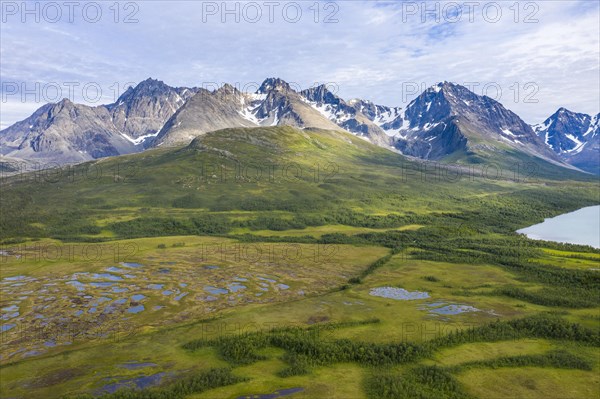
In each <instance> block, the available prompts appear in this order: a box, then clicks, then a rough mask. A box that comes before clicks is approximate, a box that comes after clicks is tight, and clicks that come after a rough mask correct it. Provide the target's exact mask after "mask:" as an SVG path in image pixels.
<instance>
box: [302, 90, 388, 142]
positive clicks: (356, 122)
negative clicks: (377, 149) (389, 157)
mask: <svg viewBox="0 0 600 399" xmlns="http://www.w3.org/2000/svg"><path fill="white" fill-rule="evenodd" d="M300 95H301V96H302V97H303V99H304V100H305V101H306V102H307V103H308V104H310V105H311V106H312V107H313V108H314V109H316V110H317V111H319V113H321V114H322V115H323V116H324V117H325V118H327V119H328V120H330V121H332V122H334V123H335V124H336V125H337V126H339V127H341V128H342V129H344V130H347V131H349V132H350V133H354V134H356V135H357V136H361V137H364V138H366V139H368V140H370V141H371V142H373V143H375V144H378V145H381V146H389V145H390V144H391V141H392V140H391V139H390V138H389V137H388V136H387V135H386V134H385V132H384V131H383V129H381V128H380V127H379V126H377V125H376V124H375V123H374V122H373V120H372V119H371V118H370V117H369V116H367V115H365V114H364V113H363V112H362V109H361V107H360V106H359V105H358V103H352V104H349V103H347V102H346V101H344V100H342V99H341V98H339V97H338V96H336V95H335V94H333V93H332V92H331V91H329V90H328V89H327V87H326V86H325V85H320V86H317V87H314V88H310V89H306V90H302V91H301V92H300Z"/></svg>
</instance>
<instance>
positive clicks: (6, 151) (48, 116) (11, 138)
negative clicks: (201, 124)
mask: <svg viewBox="0 0 600 399" xmlns="http://www.w3.org/2000/svg"><path fill="white" fill-rule="evenodd" d="M195 92H197V89H188V88H172V87H170V86H167V85H166V84H164V83H163V82H161V81H157V80H153V79H147V80H145V81H143V82H141V83H139V84H138V85H137V86H136V87H135V88H131V87H130V88H129V89H127V91H126V92H125V93H123V95H121V97H119V99H118V100H117V102H115V103H114V104H109V105H101V106H97V107H89V106H86V105H81V104H74V103H73V102H71V101H70V100H68V99H63V100H62V101H60V102H58V103H56V104H46V105H44V106H42V107H40V108H39V109H38V110H37V111H35V112H34V113H33V114H32V115H31V116H30V117H29V118H27V119H25V120H23V121H20V122H17V123H15V124H14V125H12V126H10V127H8V128H7V129H4V130H2V131H0V148H1V150H0V151H1V152H0V154H1V155H4V156H8V157H11V158H17V159H24V160H32V161H36V162H39V163H48V164H50V163H53V164H66V163H77V162H83V161H88V160H91V159H97V158H102V157H107V156H114V155H120V154H128V153H132V152H138V151H142V150H143V149H144V142H145V139H147V138H149V137H152V136H154V135H156V134H157V132H158V131H159V130H160V128H161V127H162V126H163V125H164V123H165V122H166V121H167V119H168V118H169V117H170V116H171V115H173V114H174V113H175V111H176V110H177V109H178V108H179V107H180V106H181V105H183V103H184V102H185V99H187V98H189V97H190V96H192V95H193V94H194V93H195Z"/></svg>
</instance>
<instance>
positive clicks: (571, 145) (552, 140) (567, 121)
mask: <svg viewBox="0 0 600 399" xmlns="http://www.w3.org/2000/svg"><path fill="white" fill-rule="evenodd" d="M533 129H534V131H535V132H536V134H537V135H538V136H539V137H540V138H541V139H542V140H543V141H544V142H545V143H546V144H547V145H548V146H549V147H550V148H551V149H552V150H553V151H554V152H555V153H556V154H558V156H559V157H560V158H561V159H562V160H564V161H565V162H567V163H569V164H571V165H573V166H576V167H578V168H580V169H583V170H585V171H588V172H590V173H594V174H597V175H599V174H600V114H597V115H595V116H590V115H587V114H580V113H575V112H571V111H569V110H568V109H566V108H559V109H558V110H557V111H556V112H555V113H554V114H553V115H551V116H550V117H549V118H548V119H546V120H545V121H544V122H543V123H541V124H539V125H535V126H533Z"/></svg>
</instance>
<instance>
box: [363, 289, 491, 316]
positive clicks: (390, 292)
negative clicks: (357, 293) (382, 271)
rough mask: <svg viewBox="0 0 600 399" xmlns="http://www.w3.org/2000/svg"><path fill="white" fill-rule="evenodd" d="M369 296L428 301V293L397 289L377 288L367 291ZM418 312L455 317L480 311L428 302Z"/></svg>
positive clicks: (464, 306)
mask: <svg viewBox="0 0 600 399" xmlns="http://www.w3.org/2000/svg"><path fill="white" fill-rule="evenodd" d="M369 295H371V296H377V297H382V298H388V299H395V300H397V301H414V300H419V299H428V298H430V295H429V293H428V292H421V291H408V290H405V289H404V288H397V287H377V288H373V289H371V291H369ZM417 309H419V310H423V311H427V312H428V313H429V314H430V315H444V316H447V315H457V314H461V313H470V312H481V310H480V309H477V308H476V307H473V306H470V305H464V304H458V303H449V302H429V303H424V304H422V305H421V306H419V307H417ZM488 313H489V312H488Z"/></svg>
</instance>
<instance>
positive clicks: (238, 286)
mask: <svg viewBox="0 0 600 399" xmlns="http://www.w3.org/2000/svg"><path fill="white" fill-rule="evenodd" d="M504 160H505V159H504ZM515 160H516V161H515ZM0 188H1V196H0V209H1V213H0V240H1V241H0V244H1V247H0V250H2V256H1V257H0V271H1V277H2V279H1V280H0V284H1V285H0V289H1V292H2V296H1V298H0V305H1V307H2V308H3V315H4V314H8V313H12V315H11V316H7V317H6V319H4V317H3V321H2V335H1V337H2V340H1V341H0V345H1V347H2V357H1V358H0V378H1V380H2V384H1V388H0V396H1V397H27V398H61V397H70V398H74V397H88V396H87V395H96V396H98V395H102V394H106V397H108V398H190V399H191V398H196V399H199V398H211V399H214V398H238V397H246V396H248V395H254V394H270V393H274V392H278V391H280V390H284V389H291V390H292V391H290V392H289V396H290V397H291V398H324V397H327V398H345V399H346V398H407V397H410V398H501V397H504V396H503V395H506V392H505V391H503V390H502V389H501V390H498V386H510V387H511V392H512V393H514V394H515V395H517V396H519V397H527V398H539V399H542V398H547V397H553V396H552V395H555V396H554V397H559V396H556V395H560V397H569V398H588V397H592V396H593V395H594V392H597V391H598V389H600V378H599V375H600V373H599V371H600V361H599V359H600V349H599V347H600V318H599V317H598V312H599V311H600V299H599V298H600V296H599V295H598V293H599V290H600V273H599V272H598V268H599V266H598V265H599V262H600V251H598V250H596V249H593V248H591V247H584V246H578V245H566V244H557V243H550V242H542V241H533V240H529V239H527V238H526V237H523V236H520V235H518V234H516V233H515V231H516V230H517V229H519V228H522V227H525V226H528V225H531V224H534V223H538V222H541V221H542V220H543V219H544V218H547V217H551V216H555V215H558V214H561V213H564V212H568V211H573V210H575V209H578V208H581V207H584V206H589V205H597V204H599V203H600V197H599V194H600V192H599V187H598V181H597V180H595V179H594V178H592V177H589V176H588V175H585V174H582V173H578V172H574V171H571V170H567V169H564V168H561V167H558V166H555V165H552V164H549V163H546V162H543V161H540V160H537V159H534V158H529V157H527V156H526V155H523V154H514V158H512V159H511V160H510V162H505V161H502V160H495V159H493V158H487V159H484V158H478V159H477V160H475V161H473V162H471V163H465V164H461V165H459V164H438V163H430V162H429V163H424V162H421V161H415V160H411V159H408V158H405V157H403V156H401V155H398V154H395V153H393V152H391V151H388V150H386V149H383V148H380V147H377V146H374V145H372V144H370V143H369V142H367V141H365V140H362V139H360V138H357V137H356V136H353V135H350V134H347V133H343V132H336V131H325V130H312V129H304V130H298V129H295V128H291V127H270V128H253V129H226V130H221V131H216V132H212V133H208V134H206V135H203V136H200V137H198V138H196V139H195V140H194V141H193V142H192V143H191V144H190V145H189V146H186V147H173V148H167V147H165V148H158V149H154V150H149V151H146V152H143V153H139V154H135V155H128V156H121V157H115V158H108V159H103V160H99V161H95V162H90V163H86V164H81V165H76V166H73V167H63V168H61V169H56V170H51V171H41V172H37V173H29V174H22V175H13V176H7V177H3V179H2V183H1V186H0ZM390 292H391V293H395V294H396V295H398V293H405V294H411V295H416V296H417V297H416V298H413V299H410V300H403V298H401V297H398V298H393V297H390ZM5 309H9V310H5ZM16 309H18V310H16ZM92 309H93V311H92ZM14 312H17V313H18V315H16V316H15V315H14ZM11 326H12V327H11ZM523 370H527V376H532V377H528V378H524V377H523ZM136 386H137V387H142V388H145V389H144V390H137V389H134V390H131V389H132V388H135V387H136ZM119 389H121V391H119Z"/></svg>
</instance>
